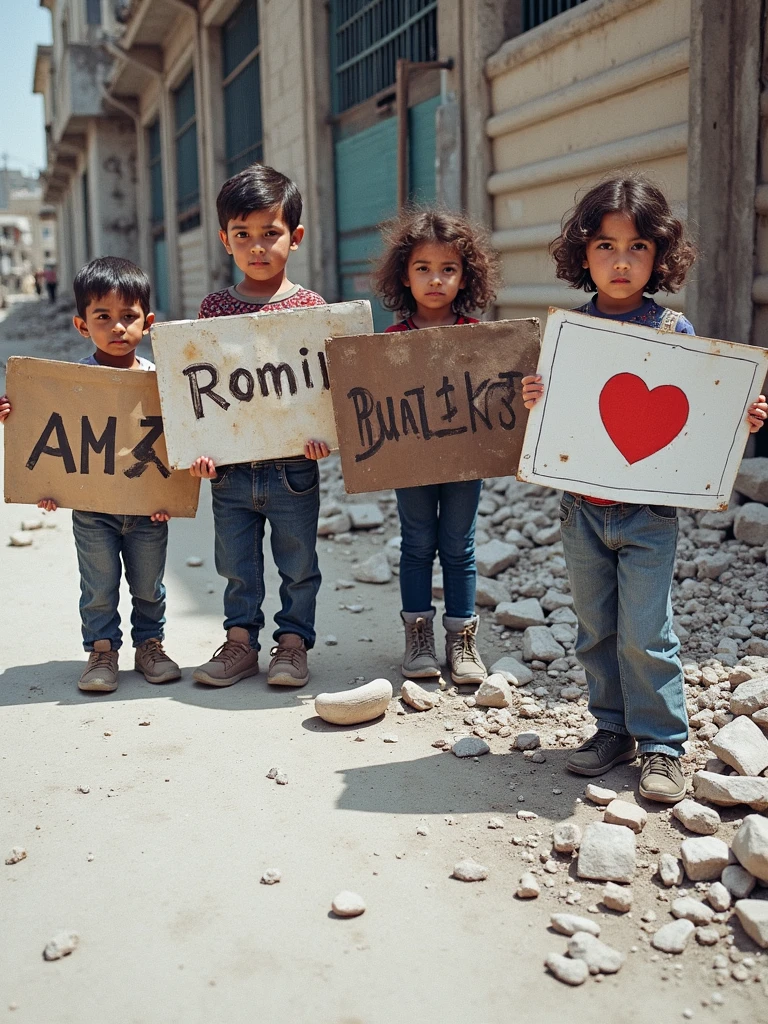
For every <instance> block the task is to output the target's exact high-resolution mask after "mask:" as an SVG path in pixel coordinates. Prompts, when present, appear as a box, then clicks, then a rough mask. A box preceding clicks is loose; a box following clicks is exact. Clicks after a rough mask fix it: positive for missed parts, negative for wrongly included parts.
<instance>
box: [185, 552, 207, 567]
mask: <svg viewBox="0 0 768 1024" xmlns="http://www.w3.org/2000/svg"><path fill="white" fill-rule="evenodd" d="M202 564H203V560H202V558H201V557H200V556H199V555H190V556H189V558H188V559H187V565H188V566H189V568H190V569H198V568H199V567H200V566H201V565H202Z"/></svg>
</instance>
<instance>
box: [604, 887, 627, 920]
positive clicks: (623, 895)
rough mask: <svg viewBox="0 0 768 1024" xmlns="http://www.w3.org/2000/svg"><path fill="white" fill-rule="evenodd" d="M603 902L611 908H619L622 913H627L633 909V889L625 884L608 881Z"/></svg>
mask: <svg viewBox="0 0 768 1024" xmlns="http://www.w3.org/2000/svg"><path fill="white" fill-rule="evenodd" d="M602 898H603V903H604V904H605V905H606V907H608V908H609V910H618V912H619V913H620V914H626V913H627V911H629V910H631V909H632V898H633V893H632V890H631V889H628V888H626V886H623V885H616V883H615V882H608V884H607V885H606V887H605V888H604V889H603V897H602Z"/></svg>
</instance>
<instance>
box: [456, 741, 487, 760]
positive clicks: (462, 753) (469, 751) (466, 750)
mask: <svg viewBox="0 0 768 1024" xmlns="http://www.w3.org/2000/svg"><path fill="white" fill-rule="evenodd" d="M490 749H491V748H490V747H489V746H488V744H487V743H486V742H485V740H481V739H479V738H478V737H477V736H462V738H461V739H460V740H456V742H455V743H454V744H453V746H452V747H451V753H452V754H455V755H456V757H480V755H481V754H487V753H488V752H489V751H490Z"/></svg>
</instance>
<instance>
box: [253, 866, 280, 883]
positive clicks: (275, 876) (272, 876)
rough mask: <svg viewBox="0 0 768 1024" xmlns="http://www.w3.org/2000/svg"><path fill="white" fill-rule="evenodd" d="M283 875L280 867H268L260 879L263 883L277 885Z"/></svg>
mask: <svg viewBox="0 0 768 1024" xmlns="http://www.w3.org/2000/svg"><path fill="white" fill-rule="evenodd" d="M282 877H283V875H282V872H281V871H280V870H279V869H278V868H267V870H266V871H265V872H264V874H263V875H262V876H261V878H260V879H259V881H260V882H261V884H262V885H277V883H278V882H279V881H280V879H281V878H282Z"/></svg>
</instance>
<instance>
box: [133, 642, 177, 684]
mask: <svg viewBox="0 0 768 1024" xmlns="http://www.w3.org/2000/svg"><path fill="white" fill-rule="evenodd" d="M134 668H135V669H136V671H137V672H141V674H142V675H143V676H144V678H145V679H146V680H147V682H148V683H171V682H173V680H174V679H181V669H180V668H179V666H178V665H177V664H176V662H175V661H174V660H173V659H172V658H169V657H168V655H167V654H166V653H165V651H164V650H163V644H162V642H161V641H160V640H159V639H158V638H157V637H153V638H152V639H151V640H145V641H144V643H143V644H139V646H138V647H137V648H136V657H135V661H134Z"/></svg>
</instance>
